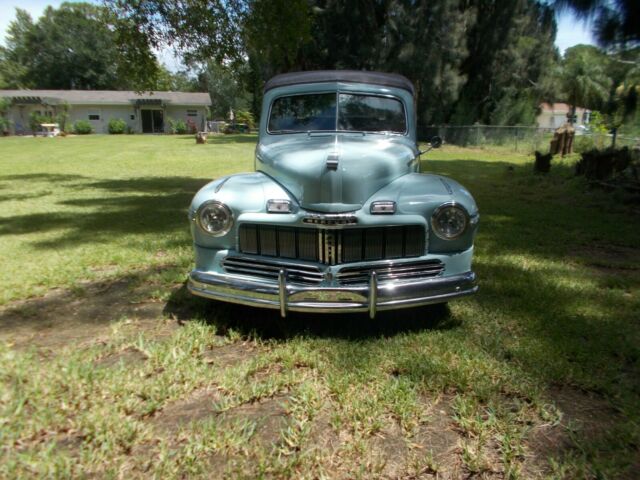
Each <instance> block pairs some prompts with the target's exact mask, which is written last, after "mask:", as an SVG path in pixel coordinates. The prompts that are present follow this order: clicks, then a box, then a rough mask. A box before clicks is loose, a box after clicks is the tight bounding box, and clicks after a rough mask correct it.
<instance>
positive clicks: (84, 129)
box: [73, 120, 93, 135]
mask: <svg viewBox="0 0 640 480" xmlns="http://www.w3.org/2000/svg"><path fill="white" fill-rule="evenodd" d="M73 131H74V133H76V134H78V135H87V134H89V133H93V127H92V126H91V124H90V123H89V121H88V120H78V121H76V123H74V124H73Z"/></svg>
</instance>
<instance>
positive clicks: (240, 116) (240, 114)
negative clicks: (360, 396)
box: [236, 110, 256, 128]
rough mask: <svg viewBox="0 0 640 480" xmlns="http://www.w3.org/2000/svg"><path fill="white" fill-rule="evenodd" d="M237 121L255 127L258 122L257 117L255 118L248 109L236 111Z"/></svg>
mask: <svg viewBox="0 0 640 480" xmlns="http://www.w3.org/2000/svg"><path fill="white" fill-rule="evenodd" d="M236 122H237V123H244V124H246V125H247V126H248V127H249V128H254V127H255V123H256V121H255V119H254V118H253V114H252V113H251V112H248V111H246V110H238V111H237V112H236Z"/></svg>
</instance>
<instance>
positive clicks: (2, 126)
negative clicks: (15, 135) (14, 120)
mask: <svg viewBox="0 0 640 480" xmlns="http://www.w3.org/2000/svg"><path fill="white" fill-rule="evenodd" d="M10 130H11V120H9V119H8V118H4V117H0V133H1V134H2V135H8V134H9V131H10Z"/></svg>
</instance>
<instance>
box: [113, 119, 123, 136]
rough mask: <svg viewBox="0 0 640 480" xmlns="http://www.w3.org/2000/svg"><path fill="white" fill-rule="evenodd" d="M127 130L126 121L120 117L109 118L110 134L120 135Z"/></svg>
mask: <svg viewBox="0 0 640 480" xmlns="http://www.w3.org/2000/svg"><path fill="white" fill-rule="evenodd" d="M126 131H127V122H125V121H124V120H122V119H121V118H112V119H111V120H109V133H110V134H112V135H120V134H122V133H124V132H126Z"/></svg>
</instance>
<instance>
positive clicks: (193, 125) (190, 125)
mask: <svg viewBox="0 0 640 480" xmlns="http://www.w3.org/2000/svg"><path fill="white" fill-rule="evenodd" d="M187 130H189V133H196V132H197V131H198V127H197V126H196V122H194V121H193V120H191V119H188V120H187Z"/></svg>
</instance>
